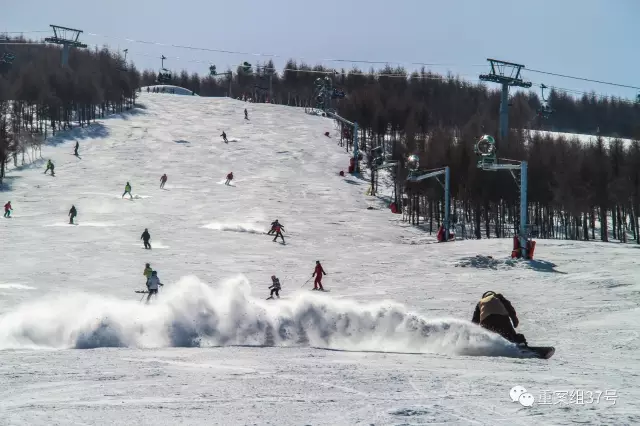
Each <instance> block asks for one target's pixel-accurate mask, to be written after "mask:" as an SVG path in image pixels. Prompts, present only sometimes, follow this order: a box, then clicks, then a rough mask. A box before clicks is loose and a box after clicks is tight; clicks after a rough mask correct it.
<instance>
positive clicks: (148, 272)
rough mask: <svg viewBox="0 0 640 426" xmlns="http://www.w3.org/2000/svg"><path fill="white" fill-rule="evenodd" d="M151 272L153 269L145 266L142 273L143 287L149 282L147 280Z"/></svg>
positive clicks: (147, 265)
mask: <svg viewBox="0 0 640 426" xmlns="http://www.w3.org/2000/svg"><path fill="white" fill-rule="evenodd" d="M152 272H153V269H151V265H150V264H148V263H147V264H146V265H145V267H144V272H143V273H142V275H144V278H145V280H144V282H145V285H146V284H147V283H148V282H149V278H151V273H152Z"/></svg>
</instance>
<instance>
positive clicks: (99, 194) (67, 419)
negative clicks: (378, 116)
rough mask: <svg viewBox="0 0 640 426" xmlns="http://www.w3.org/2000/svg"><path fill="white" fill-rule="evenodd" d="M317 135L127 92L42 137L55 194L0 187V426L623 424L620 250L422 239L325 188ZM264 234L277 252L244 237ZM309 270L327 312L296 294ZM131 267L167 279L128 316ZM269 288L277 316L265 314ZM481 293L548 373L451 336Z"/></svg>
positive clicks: (204, 102)
mask: <svg viewBox="0 0 640 426" xmlns="http://www.w3.org/2000/svg"><path fill="white" fill-rule="evenodd" d="M245 107H247V108H248V109H249V118H250V120H245V119H244V114H243V110H244V108H245ZM223 130H224V131H225V132H226V134H227V137H228V139H229V143H228V144H226V143H223V142H222V138H221V137H220V136H219V135H220V134H221V133H222V131H223ZM325 131H331V132H333V131H334V125H333V123H332V122H331V121H330V120H329V119H326V118H322V117H317V116H310V115H307V114H305V113H304V112H303V110H301V109H296V108H288V107H283V106H275V105H258V104H245V103H242V102H240V101H235V100H229V99H212V98H200V97H182V96H171V95H169V94H146V93H145V92H143V93H142V95H141V97H140V108H137V109H136V110H134V111H133V112H132V113H129V114H126V115H122V116H118V117H112V118H109V119H106V120H103V121H100V122H98V123H96V124H95V125H92V126H91V127H88V128H85V129H76V130H74V131H72V132H70V133H69V134H67V135H64V136H59V137H58V138H56V139H52V140H51V141H50V144H49V145H48V146H47V147H46V148H45V149H43V156H44V158H45V159H48V158H51V159H52V160H53V162H54V163H55V166H56V168H55V172H56V176H55V177H51V176H49V175H45V174H43V172H44V162H41V163H38V164H37V165H34V166H32V167H24V168H21V169H18V170H15V169H14V170H10V171H9V174H8V177H7V179H6V181H5V188H4V192H2V194H3V200H2V201H3V203H4V202H6V201H8V200H11V202H12V204H13V207H14V209H15V211H14V216H13V218H11V219H3V220H2V222H0V237H1V240H2V245H1V248H0V250H1V251H0V254H1V259H2V273H1V274H0V294H1V296H2V297H1V298H0V312H1V314H0V349H1V350H0V401H1V402H0V419H1V420H0V423H2V424H11V425H25V424H29V425H38V424H42V425H52V424H105V425H106V424H108V425H132V424H154V425H178V424H180V425H195V424H207V425H214V424H215V425H235V424H241V425H245V424H247V425H248V424H251V425H253V424H256V425H370V424H374V425H391V424H393V425H408V424H411V425H413V424H452V425H467V424H473V425H478V424H486V425H563V424H576V423H578V424H608V425H625V424H637V423H639V422H640V406H639V404H638V398H639V397H640V390H639V384H640V376H639V369H638V362H639V359H640V355H639V349H640V348H639V344H638V342H639V340H638V338H639V331H640V325H639V319H640V315H639V313H640V310H639V309H638V302H639V301H640V286H639V284H638V278H637V277H638V272H637V263H638V261H637V260H636V259H637V258H638V254H639V253H640V251H638V249H637V248H636V246H633V245H622V244H605V243H596V242H591V243H579V242H572V241H545V240H540V241H539V243H538V247H537V250H536V260H535V261H531V262H525V261H511V260H510V259H508V255H509V252H510V249H511V242H510V241H509V240H495V239H494V240H481V241H456V242H452V243H446V244H434V242H435V241H434V239H433V238H432V237H429V236H428V235H425V234H424V233H423V232H422V231H419V230H417V229H414V228H412V227H410V226H408V225H406V224H403V223H402V222H400V220H399V219H400V215H393V214H391V213H390V211H389V209H387V208H385V206H384V205H383V204H382V202H381V201H379V200H377V199H375V198H371V197H367V196H365V191H366V189H367V182H365V181H363V180H360V179H358V178H357V177H352V176H349V175H347V177H344V178H342V177H340V176H339V175H338V172H339V171H340V170H346V168H347V166H348V163H349V161H348V158H349V157H348V154H347V153H345V152H344V150H343V149H342V148H340V147H338V146H337V144H336V141H335V134H333V133H332V135H333V136H334V137H333V138H327V137H325V136H324V132H325ZM76 140H78V141H79V142H80V157H79V158H77V157H75V156H74V155H73V146H74V145H75V141H76ZM230 171H233V172H234V175H235V177H236V179H234V180H233V182H232V185H231V186H227V185H224V180H225V176H226V174H227V173H228V172H230ZM162 173H167V175H168V178H169V179H168V182H167V184H166V187H165V189H160V188H159V184H160V181H159V179H160V176H161V175H162ZM127 181H128V182H130V183H131V185H132V187H133V191H132V192H133V196H134V197H133V199H132V200H130V199H129V197H128V196H127V197H125V198H124V199H123V198H122V197H121V195H122V193H123V191H124V185H125V183H126V182H127ZM72 204H74V205H75V206H76V208H77V209H78V213H79V215H78V217H77V222H78V224H77V225H68V224H67V222H68V219H67V212H68V211H69V209H70V208H71V205H72ZM276 218H277V219H279V220H280V221H281V222H282V223H283V224H284V226H285V238H286V245H282V244H281V243H280V242H272V237H271V236H268V235H264V233H265V232H266V231H267V230H268V228H269V223H270V222H271V221H273V220H274V219H276ZM144 228H148V229H149V232H150V233H151V236H152V240H151V243H152V246H153V249H152V250H145V249H144V248H143V245H142V242H141V241H140V235H141V233H142V231H143V230H144ZM487 256H492V259H491V258H489V257H487ZM316 260H320V261H321V262H322V264H323V266H324V268H325V270H326V272H327V273H328V275H327V276H326V277H325V278H324V280H323V282H324V285H325V287H326V288H327V289H329V290H330V292H328V293H318V292H312V291H310V289H311V287H312V282H310V281H309V279H310V278H311V273H312V271H313V267H314V264H315V261H316ZM145 262H150V263H151V265H152V267H153V268H154V269H156V270H157V271H158V274H159V277H160V279H161V281H162V282H163V283H164V284H165V286H164V287H163V288H162V289H161V290H160V297H159V298H158V300H157V301H155V302H153V303H152V304H150V305H148V306H145V305H144V304H143V303H140V295H138V294H135V293H134V290H142V289H144V277H143V275H142V272H143V269H144V264H145ZM273 274H275V275H277V276H278V277H280V279H281V280H282V283H283V290H282V294H281V295H282V299H280V300H269V301H267V300H265V299H266V297H267V296H268V289H267V287H268V285H269V284H270V278H269V277H270V276H271V275H273ZM487 290H494V291H500V292H503V293H504V294H505V296H507V297H508V298H509V299H510V300H511V301H512V303H513V304H514V306H515V308H516V310H517V311H518V314H519V317H520V321H521V326H520V327H519V328H518V330H519V331H520V332H522V333H524V334H525V335H526V336H527V339H528V340H529V342H530V344H532V345H553V346H555V347H556V354H555V355H554V357H553V358H551V359H549V360H539V359H530V358H518V357H517V354H518V353H517V351H516V350H515V348H514V347H513V345H512V344H510V343H508V342H506V341H505V340H503V339H502V338H500V337H497V336H495V335H492V334H490V333H488V332H485V331H484V330H482V329H480V328H479V327H477V326H475V325H473V324H471V323H470V322H469V320H470V319H471V315H472V313H473V308H474V306H475V303H476V302H477V301H478V299H479V298H480V296H481V295H482V293H483V292H485V291H487ZM516 385H520V386H523V387H524V388H526V390H527V391H528V392H530V393H531V394H532V395H533V396H534V397H535V404H534V405H533V406H532V407H525V406H523V405H521V404H520V403H519V402H512V401H511V399H510V396H509V393H510V389H511V388H512V387H514V386H516ZM546 391H548V392H546ZM563 391H564V392H566V393H567V395H566V397H565V398H564V399H563V393H562V392H563ZM598 392H600V393H601V394H600V395H599V394H598ZM549 393H550V394H551V398H550V399H545V398H549V396H548V395H549ZM543 394H546V395H547V396H546V397H543ZM580 395H582V398H584V399H580ZM612 395H615V397H616V398H615V400H613V399H611V398H610V397H611V396H612ZM598 396H599V402H596V401H595V398H596V397H598ZM545 402H548V403H549V404H544V403H545ZM580 402H582V404H581V403H580ZM614 402H615V405H614Z"/></svg>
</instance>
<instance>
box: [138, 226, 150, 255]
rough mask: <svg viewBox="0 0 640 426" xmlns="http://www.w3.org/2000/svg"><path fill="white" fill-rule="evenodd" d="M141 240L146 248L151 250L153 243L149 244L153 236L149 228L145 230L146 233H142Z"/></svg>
mask: <svg viewBox="0 0 640 426" xmlns="http://www.w3.org/2000/svg"><path fill="white" fill-rule="evenodd" d="M140 239H141V240H142V241H143V242H144V248H146V249H149V250H151V243H149V240H150V239H151V234H149V230H148V229H147V228H144V232H143V233H142V236H140Z"/></svg>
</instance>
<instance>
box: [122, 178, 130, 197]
mask: <svg viewBox="0 0 640 426" xmlns="http://www.w3.org/2000/svg"><path fill="white" fill-rule="evenodd" d="M127 194H129V197H131V199H133V195H131V185H130V184H129V182H127V184H126V185H125V187H124V193H123V194H122V198H124V196H125V195H127Z"/></svg>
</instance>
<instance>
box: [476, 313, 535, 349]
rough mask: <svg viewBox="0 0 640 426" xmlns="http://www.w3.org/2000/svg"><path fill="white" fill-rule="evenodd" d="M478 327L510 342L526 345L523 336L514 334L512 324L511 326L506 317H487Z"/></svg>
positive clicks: (509, 320)
mask: <svg viewBox="0 0 640 426" xmlns="http://www.w3.org/2000/svg"><path fill="white" fill-rule="evenodd" d="M480 325H481V326H482V327H483V328H485V329H487V330H489V331H493V332H494V333H497V334H499V335H501V336H502V337H504V338H505V339H507V340H508V341H510V342H513V343H524V344H527V340H526V339H525V338H524V336H523V335H522V334H519V333H516V330H515V329H514V328H513V324H511V319H510V318H509V317H508V316H506V315H489V316H488V317H486V318H485V319H484V320H483V321H482V322H481V323H480Z"/></svg>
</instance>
